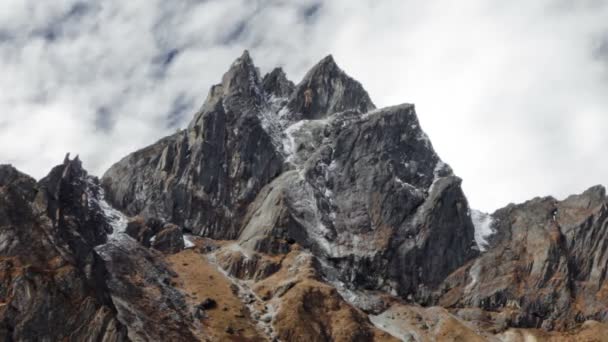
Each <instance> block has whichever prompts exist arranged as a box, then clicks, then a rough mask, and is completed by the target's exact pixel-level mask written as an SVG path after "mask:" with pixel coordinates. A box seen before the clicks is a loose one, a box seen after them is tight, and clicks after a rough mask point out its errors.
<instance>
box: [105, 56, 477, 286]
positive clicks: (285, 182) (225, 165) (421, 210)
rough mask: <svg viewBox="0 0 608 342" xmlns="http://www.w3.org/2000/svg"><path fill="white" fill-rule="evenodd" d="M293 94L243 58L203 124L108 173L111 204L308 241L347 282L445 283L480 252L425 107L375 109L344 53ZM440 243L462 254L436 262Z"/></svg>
mask: <svg viewBox="0 0 608 342" xmlns="http://www.w3.org/2000/svg"><path fill="white" fill-rule="evenodd" d="M292 87H293V86H292V84H291V83H290V82H289V81H288V80H287V77H286V76H285V75H284V73H283V72H282V70H280V69H275V70H274V71H272V72H271V73H270V74H269V75H267V76H266V77H265V78H264V80H261V79H260V77H259V72H258V71H257V68H255V66H254V64H253V61H252V60H251V58H250V56H249V55H248V53H244V54H243V56H241V57H240V58H238V59H237V60H236V61H235V62H234V63H233V64H232V66H231V67H230V70H229V71H228V72H227V73H226V74H225V75H224V77H223V78H222V84H220V85H216V86H214V87H213V88H212V90H211V96H210V97H209V98H208V99H207V102H206V104H205V106H203V110H201V112H199V113H197V114H196V116H195V119H194V121H193V122H194V123H195V124H194V125H191V127H190V128H189V129H188V130H187V131H184V132H180V133H178V134H176V135H174V136H172V137H169V138H166V139H163V140H161V141H159V142H158V143H157V144H155V145H153V146H150V147H148V148H146V149H144V150H142V151H138V152H136V153H134V154H132V155H131V156H129V157H127V158H125V159H123V160H122V161H121V162H119V163H117V164H115V165H114V166H112V167H111V168H110V169H109V170H108V171H107V172H106V174H105V175H104V177H103V184H104V186H105V188H106V189H107V194H108V198H109V200H110V202H111V203H113V204H114V205H116V206H117V207H118V208H120V209H122V210H124V211H125V212H126V213H127V214H129V215H141V216H144V217H145V218H151V217H157V218H160V219H162V220H163V221H168V222H173V223H175V224H177V225H180V226H183V227H184V228H185V229H186V230H189V231H191V232H192V233H194V234H197V235H201V236H206V237H211V238H214V239H235V240H237V241H238V244H239V245H240V246H241V248H244V249H246V250H250V251H256V252H263V253H282V252H284V251H286V250H288V249H289V243H287V241H295V242H297V243H298V244H300V245H301V246H304V247H305V248H308V249H310V250H312V251H313V252H314V253H315V255H317V256H319V257H322V258H324V259H327V260H331V262H329V261H328V264H327V273H328V274H333V275H332V276H331V277H332V278H335V280H336V281H337V280H340V281H344V280H345V279H347V278H352V279H351V283H353V286H365V287H371V288H378V289H385V290H388V291H396V292H397V293H399V294H411V293H415V292H416V291H415V289H416V288H419V287H421V286H429V287H433V286H436V285H438V282H439V280H440V279H443V278H442V277H443V276H445V275H447V274H448V273H449V272H450V271H451V270H453V269H455V268H456V267H458V266H459V265H461V264H462V263H463V262H464V261H466V260H469V259H470V258H472V257H474V256H475V255H476V251H475V250H474V249H471V246H472V245H473V244H474V240H473V225H472V222H471V219H470V218H469V217H468V216H467V212H468V205H467V202H466V198H465V197H464V194H463V193H462V190H461V188H460V180H459V179H458V178H457V177H455V176H453V175H452V172H451V169H450V168H449V166H447V165H446V164H445V163H443V162H442V161H441V160H440V158H439V157H438V156H437V154H436V153H435V151H434V150H433V148H432V145H431V144H430V142H429V140H428V137H427V136H426V134H425V133H424V132H423V131H422V129H421V127H420V124H419V122H418V119H417V117H416V113H415V110H414V107H413V106H412V105H402V106H394V107H389V108H385V109H379V110H374V111H373V112H370V111H371V110H372V109H375V106H374V105H373V103H372V101H371V99H370V98H369V96H368V94H367V92H366V91H365V90H364V89H363V87H362V86H361V84H359V82H357V81H356V80H354V79H352V78H351V77H350V76H348V75H347V74H346V73H345V72H344V71H342V70H341V69H340V68H339V67H338V66H337V64H336V63H335V61H334V59H333V57H331V56H328V57H326V58H324V59H322V60H321V61H320V62H319V63H318V64H317V65H315V66H314V67H313V68H312V69H311V70H310V71H309V72H308V73H307V74H306V76H305V77H304V79H303V80H302V81H301V82H300V83H299V84H298V85H297V86H296V87H295V88H293V90H291V89H292ZM289 90H291V93H290V94H289V96H285V97H280V95H278V93H283V94H286V92H287V91H289ZM364 113H365V115H364ZM439 202H441V203H443V205H444V206H446V207H448V208H451V209H450V210H439V209H438V208H437V205H436V203H439ZM431 223H432V224H431ZM429 224H431V225H430V226H429ZM419 231H426V233H425V234H424V235H420V236H421V238H420V239H419V240H418V241H414V240H412V239H411V238H410V237H411V236H412V235H413V234H416V232H419ZM422 236H424V237H422ZM438 246H452V247H454V248H451V249H449V252H447V253H448V254H449V257H447V258H443V257H423V256H426V255H427V254H428V253H431V251H432V250H434V249H435V248H438ZM403 260H409V261H408V262H412V261H413V260H416V262H417V263H418V267H409V266H408V267H405V266H404V264H403V262H404V261H403ZM353 279H354V280H353ZM378 279H383V280H382V281H381V282H378ZM354 284H357V285H354Z"/></svg>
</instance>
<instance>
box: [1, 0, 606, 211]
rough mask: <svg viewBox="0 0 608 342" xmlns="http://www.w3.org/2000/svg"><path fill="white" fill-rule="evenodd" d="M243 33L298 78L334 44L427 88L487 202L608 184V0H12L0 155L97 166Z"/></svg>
mask: <svg viewBox="0 0 608 342" xmlns="http://www.w3.org/2000/svg"><path fill="white" fill-rule="evenodd" d="M243 49H249V50H250V52H251V55H252V57H253V59H254V61H255V63H256V64H257V65H258V66H259V67H260V69H261V70H262V72H267V71H269V70H270V69H271V68H272V67H274V66H282V67H283V68H284V69H285V70H286V72H287V73H288V75H289V76H290V78H291V79H292V80H293V81H294V82H296V83H297V82H298V81H299V80H300V78H301V77H302V76H303V74H304V73H305V72H306V70H307V69H309V68H310V67H311V66H312V65H314V64H315V63H316V62H317V61H318V60H319V59H321V58H322V57H323V56H325V55H327V54H330V53H331V54H333V55H334V58H335V59H336V61H337V63H338V64H339V65H340V66H341V67H342V68H343V69H344V70H345V71H346V72H347V73H349V74H350V75H351V76H353V77H354V78H356V79H358V80H359V81H360V82H361V83H362V84H363V85H364V87H365V88H366V89H367V90H368V92H369V93H370V96H371V97H372V99H373V100H374V102H375V103H376V105H378V106H387V105H394V104H399V103H404V102H408V103H415V104H416V108H417V112H418V115H419V118H420V121H421V123H422V126H423V128H424V129H425V130H426V132H427V133H428V134H429V136H430V138H431V140H432V142H433V145H434V146H435V149H436V150H437V151H438V153H439V154H440V156H441V157H442V158H443V159H444V160H445V161H446V162H448V163H449V164H451V165H452V167H453V169H454V170H455V172H456V174H457V175H459V176H460V177H462V178H463V179H464V183H463V184H464V189H465V192H466V194H467V196H468V198H469V201H470V203H471V205H472V206H473V207H475V208H479V209H482V210H486V211H489V210H493V209H496V208H498V207H502V206H504V205H506V204H507V203H509V202H521V201H524V200H527V199H530V198H532V197H535V196H539V195H554V196H556V197H558V198H562V197H564V196H566V195H567V194H571V193H577V192H581V191H583V190H585V189H586V188H588V187H589V186H591V185H594V184H600V183H601V184H608V155H607V153H606V152H607V150H608V134H607V131H608V0H535V1H529V0H519V1H502V0H500V1H498V0H496V1H491V0H490V1H489V0H465V1H451V0H449V1H448V0H446V1H406V0H399V1H387V0H385V1H378V0H368V1H353V0H331V1H318V0H301V1H278V0H277V1H270V0H269V1H262V0H258V1H253V0H217V1H211V0H209V1H202V0H174V1H164V0H129V1H124V0H104V1H82V0H80V1H76V0H53V1H40V0H2V1H0V74H1V77H0V89H1V92H0V163H11V164H13V165H15V166H16V167H18V168H19V169H21V170H22V171H24V172H27V173H29V174H31V175H33V176H35V177H37V178H38V177H41V176H43V175H45V174H46V173H47V172H48V171H49V169H50V168H51V167H52V166H53V165H55V164H57V163H59V162H61V161H62V160H63V156H64V154H65V152H67V151H71V152H72V153H73V154H80V156H81V159H83V161H84V163H85V166H86V167H87V168H88V169H89V170H90V171H91V172H92V173H94V174H97V175H101V174H102V173H103V172H104V171H105V170H106V169H107V168H108V167H109V166H110V165H111V164H112V163H113V162H115V161H118V160H119V159H120V158H122V157H123V156H125V155H126V154H128V153H130V152H133V151H134V150H136V149H138V148H141V147H144V146H146V145H147V144H150V143H153V142H154V141H156V140H157V139H159V138H161V137H162V136H164V135H167V134H170V133H173V132H174V131H175V130H176V129H178V128H183V127H185V126H186V125H187V123H188V121H189V120H190V119H191V117H192V115H193V112H194V111H195V110H196V109H197V108H198V107H199V106H200V105H201V104H202V102H203V100H204V98H205V96H206V94H207V90H208V88H209V86H210V85H212V84H214V83H217V82H218V81H219V80H220V77H221V75H222V74H223V73H224V72H225V71H226V70H227V68H228V66H229V65H230V64H231V62H232V61H233V60H234V59H235V58H236V57H238V56H239V55H240V54H241V53H242V51H243Z"/></svg>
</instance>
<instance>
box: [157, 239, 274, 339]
mask: <svg viewBox="0 0 608 342" xmlns="http://www.w3.org/2000/svg"><path fill="white" fill-rule="evenodd" d="M167 261H168V262H169V264H170V265H171V267H172V269H173V270H174V271H175V272H176V273H177V274H178V277H177V278H175V286H176V287H177V288H179V289H181V290H183V291H184V292H186V293H187V299H188V301H189V302H190V304H191V305H192V306H193V307H194V305H196V304H198V303H200V302H201V301H203V300H204V299H205V298H212V299H214V300H215V301H216V302H217V308H215V309H211V310H207V311H206V314H207V318H204V319H202V320H201V323H202V324H203V330H204V331H203V333H204V334H205V335H206V336H208V340H210V341H265V339H264V338H263V337H261V336H260V334H259V333H258V331H257V330H256V327H255V323H254V322H252V320H251V319H250V316H249V311H248V310H247V308H246V307H245V305H244V304H243V303H242V302H241V300H240V299H239V298H238V297H237V295H236V294H235V293H234V291H233V289H232V282H231V281H230V280H229V279H227V278H226V277H225V276H224V275H223V274H222V273H221V272H219V271H218V270H217V268H216V267H215V266H214V265H212V264H210V263H209V262H208V261H207V259H206V256H205V255H202V254H200V253H199V252H197V251H195V250H193V249H187V250H184V251H182V252H180V253H177V254H173V255H170V256H167ZM228 327H231V328H232V329H233V330H234V334H229V333H227V332H226V329H227V328H228Z"/></svg>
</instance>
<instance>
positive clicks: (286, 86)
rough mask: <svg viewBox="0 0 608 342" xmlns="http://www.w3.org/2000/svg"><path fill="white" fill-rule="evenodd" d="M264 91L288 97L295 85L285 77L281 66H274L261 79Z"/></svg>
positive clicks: (272, 94) (279, 96) (276, 95)
mask: <svg viewBox="0 0 608 342" xmlns="http://www.w3.org/2000/svg"><path fill="white" fill-rule="evenodd" d="M262 87H263V88H264V92H265V93H266V94H269V95H271V96H275V97H278V98H283V97H289V95H291V93H292V92H293V90H294V89H295V85H294V84H293V82H292V81H290V80H288V79H287V75H286V74H285V72H284V71H283V69H282V68H274V69H273V70H272V71H271V72H269V73H268V74H266V75H265V76H264V79H263V81H262Z"/></svg>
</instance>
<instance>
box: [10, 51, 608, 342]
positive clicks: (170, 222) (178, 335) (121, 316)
mask: <svg viewBox="0 0 608 342" xmlns="http://www.w3.org/2000/svg"><path fill="white" fill-rule="evenodd" d="M460 183H461V180H460V179H459V178H458V177H456V176H455V175H454V174H453V172H452V170H451V168H450V167H449V166H448V165H447V164H445V163H444V162H442V161H441V159H440V158H439V157H438V156H437V154H436V153H435V152H434V150H433V147H432V145H431V143H430V141H429V139H428V137H427V136H426V134H425V133H424V132H423V131H422V129H421V127H420V125H419V123H418V120H417V117H416V113H415V109H414V106H413V105H410V104H404V105H399V106H394V107H389V108H383V109H376V108H375V105H374V104H373V102H372V100H371V99H370V98H369V96H368V94H367V93H366V92H365V90H364V89H363V87H362V86H361V84H359V83H358V82H357V81H355V80H354V79H352V78H351V77H349V76H348V75H346V74H345V73H344V72H343V71H342V70H341V69H340V68H339V67H338V66H337V65H336V63H335V62H334V60H333V58H332V57H331V56H328V57H326V58H324V59H323V60H321V61H320V62H319V63H318V64H317V65H316V66H314V67H313V68H312V69H311V70H310V71H309V72H308V73H307V74H306V76H305V77H304V79H303V80H302V81H301V82H300V83H299V84H297V85H296V84H294V83H292V82H291V81H289V80H288V79H287V77H286V75H285V74H284V73H283V71H282V70H281V69H275V70H273V71H272V72H270V73H269V74H267V75H265V76H263V77H262V76H261V74H260V72H259V70H258V69H257V68H256V67H255V66H254V64H253V61H252V59H251V57H250V56H249V54H248V53H247V52H245V53H244V54H243V55H242V56H241V57H240V58H238V59H237V60H236V61H235V62H234V63H233V64H232V65H231V67H230V70H229V71H228V72H227V73H226V74H225V75H224V77H223V78H222V82H221V83H220V84H217V85H215V86H213V87H212V88H211V90H210V92H209V95H208V97H207V99H206V101H205V103H204V104H203V106H202V108H201V109H200V111H199V112H198V113H196V115H195V116H194V118H193V120H192V122H191V123H190V125H189V126H188V127H187V128H186V129H184V130H182V131H179V132H177V133H176V134H174V135H172V136H169V137H166V138H163V139H161V140H160V141H158V142H157V143H155V144H153V145H151V146H149V147H147V148H144V149H142V150H140V151H137V152H135V153H133V154H131V155H129V156H127V157H125V158H124V159H123V160H121V161H119V162H118V163H116V164H115V165H113V166H112V167H111V168H110V169H109V170H108V171H107V172H106V173H105V175H104V176H103V177H102V179H101V181H99V180H98V179H97V178H95V177H92V176H89V175H88V174H87V173H86V171H85V170H83V169H82V166H81V164H80V162H79V160H78V159H77V158H76V159H74V160H71V159H69V158H67V157H66V159H65V161H64V163H63V164H61V165H59V166H57V167H55V168H54V169H53V170H52V171H51V173H50V174H49V176H47V177H45V178H44V179H43V180H41V181H39V182H36V181H35V180H33V179H31V178H30V177H28V176H26V175H23V174H21V173H19V172H18V171H17V170H15V169H14V168H12V167H10V166H0V321H1V323H0V336H2V338H3V340H16V341H30V340H44V341H54V340H71V341H82V340H87V341H126V340H133V341H159V340H171V341H196V340H203V341H204V340H209V341H215V340H217V341H220V340H234V341H265V340H271V341H274V340H280V341H311V340H312V341H374V340H375V341H394V340H406V341H409V340H411V341H436V340H438V341H529V340H534V339H537V340H555V341H579V340H584V341H602V340H605V339H606V338H607V337H606V336H608V335H607V334H606V333H607V332H608V326H607V325H605V324H604V323H603V322H606V321H607V320H608V282H607V281H606V272H607V267H608V256H607V254H608V253H607V249H608V248H607V247H608V237H607V236H606V234H607V231H608V223H607V222H608V221H607V219H608V198H607V197H606V194H605V189H604V188H603V187H594V188H591V189H589V190H588V191H586V192H585V193H583V194H581V195H575V196H572V197H569V198H567V199H565V200H563V201H557V200H555V199H553V198H536V199H533V200H531V201H529V202H526V203H523V204H520V205H509V206H507V207H506V208H503V209H500V210H498V211H496V212H495V213H493V214H491V215H488V214H483V213H479V212H476V211H473V210H471V209H470V208H469V206H468V203H467V200H466V197H465V195H464V194H463V192H462V189H461V187H460Z"/></svg>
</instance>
